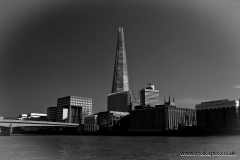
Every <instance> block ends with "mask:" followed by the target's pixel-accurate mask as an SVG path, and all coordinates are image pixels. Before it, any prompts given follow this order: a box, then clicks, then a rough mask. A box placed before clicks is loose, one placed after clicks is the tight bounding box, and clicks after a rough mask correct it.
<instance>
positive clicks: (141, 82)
mask: <svg viewBox="0 0 240 160" xmlns="http://www.w3.org/2000/svg"><path fill="white" fill-rule="evenodd" d="M24 2H26V3H23V2H13V1H7V2H5V1H1V2H0V3H1V5H0V11H1V14H0V23H1V24H2V25H1V26H0V35H1V38H0V51H1V52H0V56H1V62H0V64H1V67H0V75H1V80H0V88H1V92H0V106H1V107H0V115H1V116H7V115H8V112H10V116H18V115H19V114H21V113H28V112H36V113H41V112H44V113H45V112H46V109H47V108H48V107H50V106H54V105H55V106H57V98H59V97H64V96H69V95H72V96H81V97H90V98H92V99H93V111H94V112H95V113H96V112H99V111H106V108H107V95H108V94H109V93H110V90H111V87H112V73H113V66H114V57H115V54H116V38H117V30H118V28H119V27H121V26H122V27H123V28H124V36H125V41H126V44H125V45H126V50H127V51H126V52H127V57H128V58H127V59H128V75H129V81H130V85H131V87H130V90H132V91H133V92H134V94H135V95H137V94H138V91H139V90H141V89H142V88H145V86H146V84H147V83H153V84H154V85H155V87H156V89H157V90H159V95H160V97H159V98H160V103H161V102H162V104H163V103H164V95H166V96H167V97H168V95H167V94H168V93H169V91H171V92H172V93H174V96H175V103H176V106H178V107H188V108H195V104H199V103H201V102H203V101H212V100H219V99H229V100H234V99H236V100H237V99H239V98H240V96H239V93H240V90H239V88H240V87H239V86H240V76H238V68H239V65H238V64H240V56H239V53H240V52H239V51H240V47H239V42H240V31H239V27H240V23H239V22H240V18H239V16H238V15H239V14H240V11H239V10H238V8H239V7H240V3H239V2H237V1H214V0H213V1H211V2H209V1H201V2H200V1H188V0H184V1H182V2H174V1H161V2H155V1H149V2H143V1H138V2H137V1H131V2H127V1H121V2H110V1H102V2H101V3H100V2H97V1H93V2H88V1H82V2H78V1H72V2H64V1H59V2H57V1H52V2H48V1H41V2H40V1H39V2H31V1H28V0H25V1H24ZM86 8H87V9H86Z"/></svg>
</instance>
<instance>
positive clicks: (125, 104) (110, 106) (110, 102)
mask: <svg viewBox="0 0 240 160" xmlns="http://www.w3.org/2000/svg"><path fill="white" fill-rule="evenodd" d="M131 100H132V94H131V92H130V91H124V92H118V93H113V94H110V95H108V97H107V110H108V111H119V112H128V111H129V110H131Z"/></svg>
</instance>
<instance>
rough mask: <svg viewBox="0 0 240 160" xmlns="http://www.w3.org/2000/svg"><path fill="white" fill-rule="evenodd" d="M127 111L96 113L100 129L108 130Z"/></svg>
mask: <svg viewBox="0 0 240 160" xmlns="http://www.w3.org/2000/svg"><path fill="white" fill-rule="evenodd" d="M128 114H129V112H116V111H107V112H99V113H98V124H99V130H100V131H109V130H111V129H112V127H114V125H116V124H117V122H118V121H119V120H120V119H121V118H122V117H124V116H126V115H128Z"/></svg>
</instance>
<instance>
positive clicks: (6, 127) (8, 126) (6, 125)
mask: <svg viewBox="0 0 240 160" xmlns="http://www.w3.org/2000/svg"><path fill="white" fill-rule="evenodd" d="M78 126H79V124H76V123H61V122H48V121H28V120H7V119H1V120H0V127H1V128H2V129H1V135H11V133H12V128H13V127H78Z"/></svg>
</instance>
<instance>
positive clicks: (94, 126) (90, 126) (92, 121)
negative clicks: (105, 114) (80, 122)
mask: <svg viewBox="0 0 240 160" xmlns="http://www.w3.org/2000/svg"><path fill="white" fill-rule="evenodd" d="M98 130H99V125H98V115H97V114H95V115H92V116H88V117H85V120H84V132H85V133H88V132H96V131H98Z"/></svg>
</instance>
